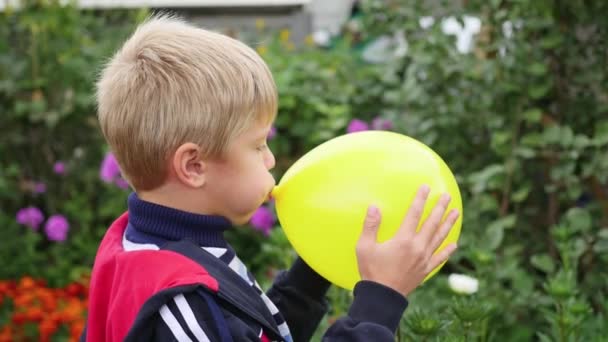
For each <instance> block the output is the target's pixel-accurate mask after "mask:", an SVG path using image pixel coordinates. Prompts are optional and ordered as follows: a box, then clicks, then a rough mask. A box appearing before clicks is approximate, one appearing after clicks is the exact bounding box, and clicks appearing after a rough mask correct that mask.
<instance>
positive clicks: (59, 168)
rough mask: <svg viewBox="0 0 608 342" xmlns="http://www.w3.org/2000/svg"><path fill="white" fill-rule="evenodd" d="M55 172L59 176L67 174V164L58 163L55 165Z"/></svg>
mask: <svg viewBox="0 0 608 342" xmlns="http://www.w3.org/2000/svg"><path fill="white" fill-rule="evenodd" d="M53 171H54V172H55V173H56V174H58V175H63V174H65V163H64V162H62V161H58V162H56V163H55V165H53Z"/></svg>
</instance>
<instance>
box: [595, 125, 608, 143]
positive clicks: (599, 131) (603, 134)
mask: <svg viewBox="0 0 608 342" xmlns="http://www.w3.org/2000/svg"><path fill="white" fill-rule="evenodd" d="M593 142H594V143H595V144H596V145H597V146H601V145H606V144H608V120H603V121H599V122H597V123H596V124H595V134H594V136H593Z"/></svg>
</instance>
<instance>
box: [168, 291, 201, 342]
mask: <svg viewBox="0 0 608 342" xmlns="http://www.w3.org/2000/svg"><path fill="white" fill-rule="evenodd" d="M173 301H174V302H175V304H176V305H177V308H178V309H179V312H180V313H181V314H182V317H184V320H185V321H186V324H187V325H188V329H190V331H191V332H192V333H193V334H194V336H195V337H196V339H197V340H198V341H199V342H210V341H209V338H208V337H207V334H205V332H204V331H203V328H201V326H200V324H199V323H198V321H197V320H196V317H194V312H192V308H190V305H189V304H188V301H187V300H186V297H184V295H183V294H178V295H177V296H175V297H173Z"/></svg>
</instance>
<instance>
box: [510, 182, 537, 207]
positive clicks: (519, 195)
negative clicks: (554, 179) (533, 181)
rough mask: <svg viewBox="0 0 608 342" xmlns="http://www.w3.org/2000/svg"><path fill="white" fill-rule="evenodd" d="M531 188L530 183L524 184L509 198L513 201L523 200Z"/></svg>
mask: <svg viewBox="0 0 608 342" xmlns="http://www.w3.org/2000/svg"><path fill="white" fill-rule="evenodd" d="M531 189H532V187H531V186H530V184H524V185H523V186H521V187H520V188H519V189H517V190H516V191H514V192H513V193H512V194H511V200H512V201H513V202H515V203H520V202H523V201H524V200H525V199H526V198H528V195H529V194H530V190H531Z"/></svg>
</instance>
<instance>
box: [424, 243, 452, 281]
mask: <svg viewBox="0 0 608 342" xmlns="http://www.w3.org/2000/svg"><path fill="white" fill-rule="evenodd" d="M454 251H456V244H455V243H451V244H449V245H447V246H446V247H445V248H444V249H442V250H441V251H440V252H439V253H437V254H435V255H433V256H432V257H431V260H430V262H429V263H428V267H427V270H426V274H429V273H431V271H433V270H434V269H435V268H437V267H438V266H439V265H441V264H443V263H444V262H446V261H447V260H448V258H449V257H450V255H452V253H454Z"/></svg>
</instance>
